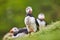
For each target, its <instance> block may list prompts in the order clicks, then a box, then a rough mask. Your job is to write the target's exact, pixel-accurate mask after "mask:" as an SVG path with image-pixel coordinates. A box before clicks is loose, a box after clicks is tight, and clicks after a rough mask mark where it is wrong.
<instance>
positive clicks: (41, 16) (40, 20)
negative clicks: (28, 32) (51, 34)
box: [36, 13, 46, 30]
mask: <svg viewBox="0 0 60 40" xmlns="http://www.w3.org/2000/svg"><path fill="white" fill-rule="evenodd" d="M36 21H37V23H38V27H39V30H40V29H42V28H43V27H45V26H46V21H45V15H44V14H43V13H40V14H39V15H38V19H36Z"/></svg>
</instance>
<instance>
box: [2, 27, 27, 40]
mask: <svg viewBox="0 0 60 40" xmlns="http://www.w3.org/2000/svg"><path fill="white" fill-rule="evenodd" d="M26 34H28V31H27V29H26V28H17V27H13V28H12V29H11V30H10V32H8V33H7V34H6V35H4V37H3V40H8V39H10V38H17V37H23V36H25V35H26Z"/></svg>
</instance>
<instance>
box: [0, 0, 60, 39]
mask: <svg viewBox="0 0 60 40" xmlns="http://www.w3.org/2000/svg"><path fill="white" fill-rule="evenodd" d="M27 6H31V7H32V8H33V15H34V17H35V18H37V16H38V14H39V13H40V12H42V13H44V14H45V15H46V18H45V20H46V21H47V23H48V24H50V23H51V22H55V21H59V20H60V0H0V40H1V39H2V37H3V35H4V34H6V33H7V32H8V31H9V30H10V29H11V28H12V27H14V26H16V27H19V28H20V27H25V24H24V18H25V16H26V13H25V8H26V7H27Z"/></svg>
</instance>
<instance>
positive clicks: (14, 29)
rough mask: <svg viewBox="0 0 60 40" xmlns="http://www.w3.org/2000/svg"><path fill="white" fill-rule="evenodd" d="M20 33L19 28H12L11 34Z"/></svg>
mask: <svg viewBox="0 0 60 40" xmlns="http://www.w3.org/2000/svg"><path fill="white" fill-rule="evenodd" d="M18 31H19V29H18V28H17V27H14V28H12V29H11V30H10V32H11V33H12V32H18Z"/></svg>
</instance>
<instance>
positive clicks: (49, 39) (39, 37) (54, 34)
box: [11, 21, 60, 40]
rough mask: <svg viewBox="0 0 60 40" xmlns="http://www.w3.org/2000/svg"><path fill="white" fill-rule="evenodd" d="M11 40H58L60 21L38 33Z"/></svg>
mask: <svg viewBox="0 0 60 40" xmlns="http://www.w3.org/2000/svg"><path fill="white" fill-rule="evenodd" d="M11 40H60V21H58V22H55V23H52V24H51V25H48V26H47V27H46V28H44V29H43V30H41V31H39V32H36V33H32V34H31V35H27V36H25V37H21V38H20V37H18V38H15V39H11Z"/></svg>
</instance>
